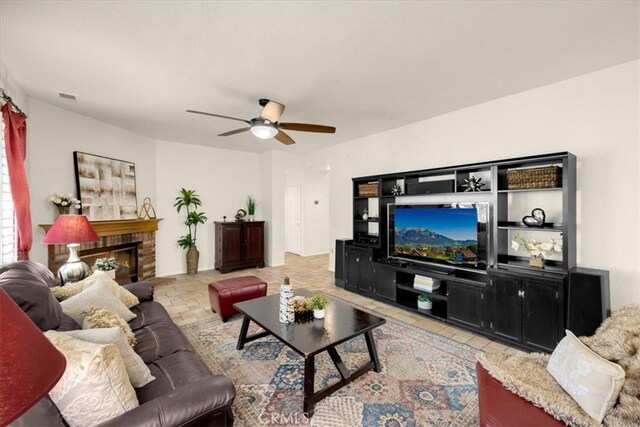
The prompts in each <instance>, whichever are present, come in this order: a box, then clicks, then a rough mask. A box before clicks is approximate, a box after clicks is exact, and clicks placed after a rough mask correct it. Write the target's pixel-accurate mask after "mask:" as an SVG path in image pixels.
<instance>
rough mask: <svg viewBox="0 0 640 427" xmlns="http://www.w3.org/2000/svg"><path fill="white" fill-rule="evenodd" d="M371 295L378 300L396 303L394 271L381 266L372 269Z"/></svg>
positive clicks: (375, 265)
mask: <svg viewBox="0 0 640 427" xmlns="http://www.w3.org/2000/svg"><path fill="white" fill-rule="evenodd" d="M373 294H374V295H375V296H377V297H378V298H384V299H387V300H389V301H393V302H395V301H396V270H395V268H393V267H389V266H386V265H382V264H374V267H373Z"/></svg>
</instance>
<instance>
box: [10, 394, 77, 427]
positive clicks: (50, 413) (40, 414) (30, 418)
mask: <svg viewBox="0 0 640 427" xmlns="http://www.w3.org/2000/svg"><path fill="white" fill-rule="evenodd" d="M9 425H10V426H11V427H34V426H47V427H67V424H66V423H65V422H64V418H62V415H60V411H58V407H57V406H56V405H55V403H53V401H52V400H51V398H50V397H49V395H46V396H45V397H43V398H42V399H40V401H39V402H38V403H36V404H35V405H34V406H32V407H31V409H29V410H28V411H27V412H25V413H24V414H23V415H22V416H21V417H20V418H18V419H17V420H15V421H14V422H12V423H11V424H9Z"/></svg>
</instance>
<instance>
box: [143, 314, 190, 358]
mask: <svg viewBox="0 0 640 427" xmlns="http://www.w3.org/2000/svg"><path fill="white" fill-rule="evenodd" d="M135 335H136V339H137V341H138V344H136V346H135V347H134V350H135V352H136V353H138V354H139V355H140V357H142V360H144V362H145V363H151V362H155V361H156V360H158V359H160V358H163V357H165V356H168V355H170V354H173V353H175V352H178V351H193V347H191V344H190V343H189V341H188V340H187V338H186V337H185V336H184V335H183V334H182V332H180V329H178V327H177V326H176V325H175V323H173V322H169V321H167V322H156V323H153V324H151V325H147V326H143V327H142V328H139V329H137V330H136V331H135Z"/></svg>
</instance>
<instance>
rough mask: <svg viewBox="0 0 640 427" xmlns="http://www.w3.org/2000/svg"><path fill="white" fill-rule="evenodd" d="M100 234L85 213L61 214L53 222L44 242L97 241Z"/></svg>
mask: <svg viewBox="0 0 640 427" xmlns="http://www.w3.org/2000/svg"><path fill="white" fill-rule="evenodd" d="M99 240H100V236H98V233H96V230H95V229H94V228H93V226H92V225H91V223H90V222H89V220H88V219H87V217H86V216H84V215H60V216H59V217H58V219H56V222H54V223H53V225H52V226H51V228H50V229H49V231H47V234H46V235H45V236H44V239H42V243H47V244H65V245H66V244H68V243H89V242H97V241H99Z"/></svg>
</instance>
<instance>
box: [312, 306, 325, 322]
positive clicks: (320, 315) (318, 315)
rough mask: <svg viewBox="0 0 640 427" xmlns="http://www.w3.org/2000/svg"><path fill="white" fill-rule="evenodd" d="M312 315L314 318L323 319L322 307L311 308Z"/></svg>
mask: <svg viewBox="0 0 640 427" xmlns="http://www.w3.org/2000/svg"><path fill="white" fill-rule="evenodd" d="M313 317H315V318H316V319H324V308H323V309H322V310H313Z"/></svg>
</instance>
